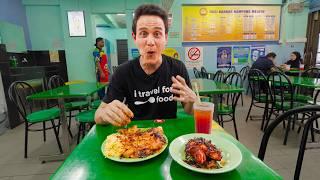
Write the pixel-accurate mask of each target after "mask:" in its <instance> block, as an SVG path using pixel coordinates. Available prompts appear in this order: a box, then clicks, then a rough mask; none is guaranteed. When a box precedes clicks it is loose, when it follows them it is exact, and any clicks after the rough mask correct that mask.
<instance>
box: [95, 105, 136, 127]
mask: <svg viewBox="0 0 320 180" xmlns="http://www.w3.org/2000/svg"><path fill="white" fill-rule="evenodd" d="M131 118H133V112H132V111H131V110H130V109H129V108H128V107H127V106H126V105H125V104H123V103H122V102H120V101H118V100H114V101H112V102H111V103H109V104H107V103H104V102H101V104H100V106H99V108H98V109H97V111H96V113H95V117H94V120H95V122H96V123H97V124H108V123H110V124H112V125H114V126H125V125H127V124H129V123H130V122H131Z"/></svg>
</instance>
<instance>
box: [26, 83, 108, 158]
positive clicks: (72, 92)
mask: <svg viewBox="0 0 320 180" xmlns="http://www.w3.org/2000/svg"><path fill="white" fill-rule="evenodd" d="M105 86H106V84H101V83H80V84H71V85H65V86H60V87H58V88H55V89H51V90H48V91H43V92H40V93H36V94H33V95H31V96H28V97H27V99H33V100H36V99H58V106H59V108H60V110H61V112H60V118H61V123H62V148H63V152H64V154H62V155H60V154H59V155H53V156H52V155H51V156H41V157H40V160H41V161H51V160H63V159H65V157H67V156H68V155H69V153H70V137H69V134H68V126H67V119H66V113H65V112H66V111H65V107H64V99H66V98H68V99H69V98H77V97H89V96H91V95H92V94H94V93H95V92H97V91H98V90H100V89H102V88H104V87H105Z"/></svg>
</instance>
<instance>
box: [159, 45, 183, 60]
mask: <svg viewBox="0 0 320 180" xmlns="http://www.w3.org/2000/svg"><path fill="white" fill-rule="evenodd" d="M162 54H164V55H167V56H170V57H172V58H174V59H178V60H180V55H179V53H178V51H177V50H176V49H175V48H166V49H165V50H163V51H162Z"/></svg>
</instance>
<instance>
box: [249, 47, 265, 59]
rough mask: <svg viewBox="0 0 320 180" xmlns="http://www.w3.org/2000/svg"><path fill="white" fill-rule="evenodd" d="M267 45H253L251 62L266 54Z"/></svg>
mask: <svg viewBox="0 0 320 180" xmlns="http://www.w3.org/2000/svg"><path fill="white" fill-rule="evenodd" d="M265 52H266V48H265V46H251V63H253V62H255V61H256V60H257V59H258V58H259V57H260V56H264V55H265Z"/></svg>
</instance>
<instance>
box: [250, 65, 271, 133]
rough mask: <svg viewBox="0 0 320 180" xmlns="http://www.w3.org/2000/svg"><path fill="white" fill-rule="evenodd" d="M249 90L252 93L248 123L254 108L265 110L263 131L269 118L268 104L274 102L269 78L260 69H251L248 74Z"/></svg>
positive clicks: (262, 124)
mask: <svg viewBox="0 0 320 180" xmlns="http://www.w3.org/2000/svg"><path fill="white" fill-rule="evenodd" d="M248 82H249V88H250V91H251V103H250V107H249V111H248V114H247V117H246V122H248V119H249V117H250V119H251V116H250V113H251V110H252V107H253V106H254V107H257V108H263V109H264V113H263V116H262V123H261V130H263V127H264V122H265V119H266V118H267V117H268V103H269V102H270V101H272V99H271V98H272V96H271V90H270V87H269V84H268V81H267V78H266V77H265V75H264V74H263V72H262V71H260V70H258V69H251V70H250V71H249V73H248Z"/></svg>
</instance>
